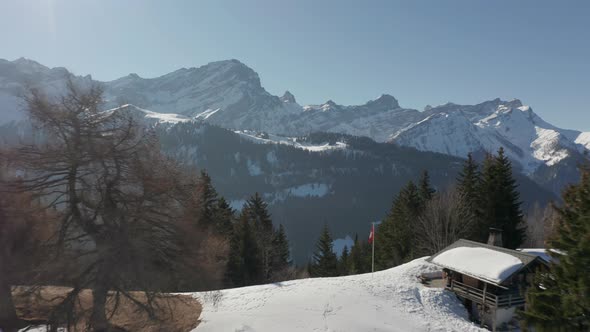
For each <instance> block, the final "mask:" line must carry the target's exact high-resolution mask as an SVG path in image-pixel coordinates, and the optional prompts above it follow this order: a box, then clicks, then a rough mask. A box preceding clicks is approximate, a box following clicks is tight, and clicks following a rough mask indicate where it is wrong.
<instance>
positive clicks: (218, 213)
mask: <svg viewBox="0 0 590 332" xmlns="http://www.w3.org/2000/svg"><path fill="white" fill-rule="evenodd" d="M234 215H235V211H234V209H232V208H231V206H230V205H229V204H228V203H227V201H226V200H225V198H223V197H220V198H219V200H217V205H216V206H215V210H214V217H213V220H214V222H215V232H217V233H218V234H222V235H224V236H230V235H231V233H232V230H233V222H234V217H235V216H234Z"/></svg>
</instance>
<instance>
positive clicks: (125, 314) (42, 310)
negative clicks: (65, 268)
mask: <svg viewBox="0 0 590 332" xmlns="http://www.w3.org/2000/svg"><path fill="white" fill-rule="evenodd" d="M69 290H70V289H69V288H66V287H53V286H48V287H43V288H41V289H40V290H38V291H37V292H36V293H35V294H28V292H27V288H25V287H15V288H14V289H13V295H14V298H15V306H16V307H17V313H18V316H19V317H20V318H21V319H24V320H28V321H39V320H45V319H47V317H48V315H49V313H50V312H51V309H52V308H53V307H54V306H55V305H56V304H57V303H59V302H60V299H61V298H63V297H64V296H65V295H66V294H67V292H68V291H69ZM133 296H134V298H135V299H137V300H138V301H140V302H142V303H145V301H146V297H145V295H144V294H143V293H141V292H137V293H134V294H133ZM79 300H80V301H79V303H80V304H79V310H80V311H79V313H81V315H82V319H81V321H80V322H79V323H78V324H77V328H76V330H75V331H83V330H84V328H83V327H84V325H85V322H86V319H87V318H88V316H89V315H88V312H89V309H90V308H91V307H92V293H91V292H90V291H88V290H85V291H83V292H82V293H81V294H80V297H79ZM114 303H115V300H114V296H113V295H111V296H110V298H109V303H108V306H107V313H109V311H112V310H113V307H114ZM156 305H157V306H158V307H159V308H161V310H159V318H160V320H159V321H153V320H150V319H149V317H148V315H147V314H146V313H145V312H144V311H142V310H137V309H138V306H137V305H136V304H134V303H132V302H131V301H130V300H128V299H126V298H123V297H121V299H120V304H119V308H118V310H117V311H116V312H115V314H114V315H113V317H112V318H111V323H112V324H113V325H114V326H117V327H120V328H123V329H125V330H127V331H133V332H135V331H139V332H163V331H170V332H187V331H191V330H193V329H194V328H196V327H197V325H198V324H199V316H200V315H201V310H202V307H201V304H200V303H199V302H198V301H197V300H196V299H194V298H193V297H191V296H187V295H170V296H165V297H162V298H158V299H157V300H156Z"/></svg>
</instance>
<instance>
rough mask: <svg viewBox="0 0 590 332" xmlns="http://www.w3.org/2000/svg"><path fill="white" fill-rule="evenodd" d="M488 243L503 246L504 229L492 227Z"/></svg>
mask: <svg viewBox="0 0 590 332" xmlns="http://www.w3.org/2000/svg"><path fill="white" fill-rule="evenodd" d="M488 244H489V245H492V246H496V247H502V245H503V244H502V230H501V229H499V228H493V227H490V236H489V237H488Z"/></svg>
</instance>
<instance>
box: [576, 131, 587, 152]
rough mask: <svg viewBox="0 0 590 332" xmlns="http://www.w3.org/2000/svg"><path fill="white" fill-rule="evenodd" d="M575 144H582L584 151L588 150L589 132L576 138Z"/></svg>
mask: <svg viewBox="0 0 590 332" xmlns="http://www.w3.org/2000/svg"><path fill="white" fill-rule="evenodd" d="M576 143H578V144H582V145H583V146H585V147H586V149H590V132H586V133H581V134H580V135H579V136H578V137H576Z"/></svg>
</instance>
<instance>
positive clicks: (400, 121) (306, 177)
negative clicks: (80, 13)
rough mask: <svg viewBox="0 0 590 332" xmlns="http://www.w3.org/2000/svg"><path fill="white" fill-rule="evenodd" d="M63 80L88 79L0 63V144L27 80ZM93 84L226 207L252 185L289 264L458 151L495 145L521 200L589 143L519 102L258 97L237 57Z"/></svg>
mask: <svg viewBox="0 0 590 332" xmlns="http://www.w3.org/2000/svg"><path fill="white" fill-rule="evenodd" d="M68 78H69V79H72V80H73V81H74V82H75V83H77V84H81V85H84V84H89V83H91V82H92V78H91V77H90V76H75V75H72V74H71V73H70V72H68V71H67V70H66V69H65V68H48V67H45V66H43V65H41V64H39V63H37V62H35V61H32V60H27V59H23V58H21V59H18V60H15V61H7V60H0V144H2V143H4V144H10V143H13V142H15V141H16V140H17V139H21V140H22V139H24V138H26V137H27V136H28V135H29V136H30V134H31V132H30V127H29V126H28V125H27V124H26V121H22V120H23V112H22V111H21V110H22V106H23V105H22V102H21V99H20V98H19V96H21V95H22V94H23V93H24V92H25V91H26V88H27V87H29V86H32V87H40V88H43V89H44V90H45V91H46V92H47V93H48V94H49V95H59V94H61V93H62V92H63V91H64V87H65V83H66V81H67V79H68ZM102 84H103V86H104V89H105V98H106V104H105V106H104V107H105V109H113V108H118V109H119V110H120V111H126V112H132V113H133V114H136V115H137V116H139V117H140V118H142V119H144V120H145V121H146V123H148V124H150V125H154V126H156V128H158V132H159V134H160V138H161V141H162V148H163V149H164V151H165V152H166V153H168V154H170V155H173V156H175V157H176V158H178V159H179V160H181V161H183V162H185V163H186V164H188V165H196V166H197V167H204V168H207V169H208V170H209V172H210V173H211V175H212V177H213V180H214V183H215V184H216V186H217V187H219V190H220V192H221V193H222V194H224V195H225V196H227V198H228V199H230V200H232V201H233V203H234V206H236V207H239V205H240V203H241V202H243V200H244V199H245V198H246V197H247V195H248V194H251V193H253V192H254V191H259V192H261V193H263V194H264V196H265V198H266V199H267V200H268V201H269V203H270V204H271V211H272V213H273V215H274V216H275V221H277V222H281V223H285V225H286V226H287V229H288V231H289V233H290V234H289V235H290V237H293V239H294V240H295V243H296V244H295V246H297V247H298V249H297V250H296V255H298V259H299V261H303V260H304V259H305V257H306V256H305V255H307V253H308V252H307V250H308V249H310V248H311V242H310V241H313V240H314V239H310V238H309V234H310V233H309V231H310V230H312V229H319V227H320V225H321V224H323V223H324V222H328V223H330V224H332V225H334V229H335V233H336V235H337V236H345V235H353V233H355V232H365V231H366V225H367V223H368V222H370V221H374V220H376V219H380V218H382V217H383V216H384V214H385V213H386V211H387V208H388V207H389V204H390V202H391V199H392V198H393V195H395V193H397V191H398V190H399V188H400V187H401V186H402V185H404V184H405V183H406V182H407V181H408V180H413V179H417V178H418V176H419V174H420V172H421V171H422V170H423V169H427V170H429V171H430V173H431V174H432V177H433V182H434V184H435V185H436V186H437V187H439V188H442V187H444V186H446V185H448V184H450V183H452V182H453V181H454V178H455V176H456V174H457V171H458V170H459V168H460V165H461V159H460V158H464V157H465V156H466V155H467V153H469V152H473V153H475V155H476V156H479V157H482V156H483V155H484V154H485V153H486V152H495V151H496V150H497V149H498V148H499V147H504V148H505V150H506V153H507V155H508V156H509V157H510V158H511V160H512V161H513V163H514V164H515V166H516V167H517V168H518V169H519V170H520V171H519V172H517V173H520V174H521V175H518V180H519V183H520V185H521V191H522V193H523V195H522V198H523V200H524V201H525V202H526V203H527V204H532V203H533V202H535V201H539V202H547V201H548V200H551V199H555V198H556V197H557V194H558V193H559V192H560V190H561V189H562V188H563V186H564V185H565V184H567V183H570V182H572V181H575V180H576V179H577V177H578V173H577V169H576V167H577V164H578V163H579V162H581V161H582V160H583V159H584V158H585V156H584V153H585V151H586V149H588V148H590V133H582V132H579V131H574V130H564V129H560V128H557V127H555V126H553V125H551V124H549V123H547V122H545V121H543V120H542V119H541V118H540V117H539V116H538V115H536V114H535V113H534V112H533V111H532V109H531V108H530V107H528V106H524V105H522V103H521V102H520V101H519V100H511V101H503V100H500V99H495V100H491V101H486V102H483V103H481V104H477V105H457V104H452V103H448V104H445V105H441V106H436V107H430V106H428V107H426V108H425V110H423V111H418V110H413V109H406V108H402V107H401V106H400V105H399V103H398V100H397V99H395V98H394V97H393V96H390V95H386V94H384V95H381V96H380V97H379V98H377V99H375V100H371V101H368V102H367V103H365V104H363V105H357V106H343V105H339V104H337V103H335V102H333V101H331V100H329V101H327V102H325V103H323V104H319V105H305V106H301V105H299V104H298V103H297V101H296V98H295V96H293V94H291V93H289V92H288V91H287V92H285V94H284V95H283V96H281V97H278V96H273V95H271V94H270V93H268V92H267V91H266V90H265V89H264V88H263V87H262V86H261V84H260V78H259V76H258V74H257V73H256V72H255V71H254V70H252V69H250V68H249V67H247V66H246V65H244V64H243V63H241V62H239V61H237V60H228V61H219V62H213V63H210V64H207V65H205V66H202V67H199V68H189V69H186V68H183V69H179V70H177V71H174V72H172V73H169V74H166V75H164V76H161V77H157V78H150V79H145V78H141V77H139V76H138V75H136V74H130V75H128V76H125V77H122V78H120V79H117V80H114V81H110V82H102ZM363 137H367V138H363ZM313 234H316V233H313Z"/></svg>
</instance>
